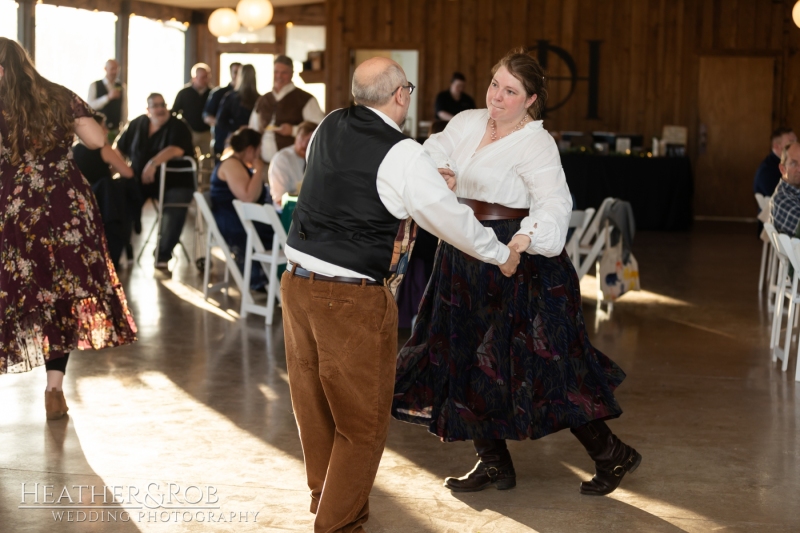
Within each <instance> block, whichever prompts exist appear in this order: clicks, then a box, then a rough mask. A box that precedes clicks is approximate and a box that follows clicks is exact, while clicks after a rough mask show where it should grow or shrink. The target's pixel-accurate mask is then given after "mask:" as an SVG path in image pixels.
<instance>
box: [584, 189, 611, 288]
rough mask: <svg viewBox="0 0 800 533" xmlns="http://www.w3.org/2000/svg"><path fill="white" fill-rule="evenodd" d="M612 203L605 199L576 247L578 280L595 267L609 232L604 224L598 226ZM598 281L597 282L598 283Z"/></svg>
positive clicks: (609, 199)
mask: <svg viewBox="0 0 800 533" xmlns="http://www.w3.org/2000/svg"><path fill="white" fill-rule="evenodd" d="M613 202H614V198H606V199H605V200H603V203H602V204H600V207H599V208H598V209H597V212H596V213H595V214H594V217H593V218H592V221H591V222H590V223H589V225H588V226H587V227H586V231H584V233H583V235H582V236H581V239H580V241H579V242H580V244H579V245H578V261H577V264H576V265H575V266H576V268H575V270H576V271H577V273H578V279H582V278H583V276H585V275H586V274H587V273H588V272H589V269H590V268H592V266H595V264H596V263H597V259H598V258H599V257H600V254H601V252H602V251H603V246H605V243H606V232H607V231H610V230H609V227H610V226H607V225H605V224H603V225H602V226H601V225H600V220H601V219H602V218H603V215H604V214H605V211H606V209H607V208H608V206H609V205H611V204H612V203H613ZM599 281H600V280H598V283H599Z"/></svg>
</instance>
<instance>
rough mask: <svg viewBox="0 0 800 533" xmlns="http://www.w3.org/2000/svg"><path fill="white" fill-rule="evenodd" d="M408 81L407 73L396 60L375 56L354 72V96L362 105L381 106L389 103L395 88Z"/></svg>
mask: <svg viewBox="0 0 800 533" xmlns="http://www.w3.org/2000/svg"><path fill="white" fill-rule="evenodd" d="M406 83H408V81H407V80H406V73H405V72H403V69H402V68H401V67H400V65H398V64H397V63H396V62H395V61H392V60H391V59H389V58H386V57H373V58H370V59H367V60H366V61H364V62H363V63H361V64H360V65H359V66H358V67H357V68H356V71H355V72H354V73H353V98H354V99H355V101H356V103H357V104H360V105H365V106H369V107H375V108H377V107H381V106H384V105H386V104H387V103H389V101H390V100H391V99H392V92H394V90H395V89H397V88H398V87H400V86H402V85H405V84H406Z"/></svg>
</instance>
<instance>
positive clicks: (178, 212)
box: [158, 187, 194, 261]
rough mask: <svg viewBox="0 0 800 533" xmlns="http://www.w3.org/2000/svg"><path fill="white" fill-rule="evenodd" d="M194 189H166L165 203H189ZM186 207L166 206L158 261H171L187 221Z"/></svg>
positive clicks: (162, 220) (162, 219) (162, 221)
mask: <svg viewBox="0 0 800 533" xmlns="http://www.w3.org/2000/svg"><path fill="white" fill-rule="evenodd" d="M193 193H194V190H193V189H189V188H183V187H175V188H171V189H167V190H165V191H164V204H171V203H175V204H188V203H189V202H191V201H192V194H193ZM187 211H188V208H186V207H165V208H164V211H163V215H162V217H161V240H160V241H159V244H158V261H169V260H170V259H171V258H172V250H173V248H175V246H176V245H177V244H178V241H179V240H180V238H181V232H182V231H183V224H184V222H186V212H187Z"/></svg>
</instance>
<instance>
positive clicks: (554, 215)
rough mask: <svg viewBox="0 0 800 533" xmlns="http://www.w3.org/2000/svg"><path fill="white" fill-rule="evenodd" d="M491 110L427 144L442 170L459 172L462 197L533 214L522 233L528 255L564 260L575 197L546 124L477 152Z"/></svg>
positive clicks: (472, 114) (469, 115) (466, 115)
mask: <svg viewBox="0 0 800 533" xmlns="http://www.w3.org/2000/svg"><path fill="white" fill-rule="evenodd" d="M488 120H489V111H488V110H486V109H473V110H469V111H462V112H461V113H459V114H457V115H456V116H455V117H453V119H452V120H451V121H450V122H448V123H447V127H446V128H445V129H444V131H443V132H441V133H437V134H435V135H431V137H430V139H428V140H427V141H425V144H424V146H425V150H426V151H427V152H428V153H429V154H430V155H431V157H433V160H434V161H435V162H436V166H437V167H438V168H450V169H451V170H453V171H454V172H455V173H456V194H457V195H458V196H459V198H470V199H472V200H480V201H482V202H488V203H492V204H501V205H504V206H507V207H515V208H522V209H528V211H529V215H528V216H527V217H525V218H523V219H522V224H521V227H520V230H519V231H518V232H517V234H523V235H526V236H528V237H530V239H531V244H530V246H529V247H528V249H527V250H526V251H527V252H528V253H530V254H541V255H544V256H546V257H553V256H556V255H559V254H560V253H561V251H562V250H563V249H564V243H565V242H566V238H567V231H568V230H569V220H570V217H571V216H572V196H571V195H570V192H569V187H568V186H567V179H566V176H564V170H563V169H562V168H561V156H560V155H559V153H558V146H557V145H556V142H555V140H554V139H553V137H552V136H551V135H550V134H549V133H548V132H547V130H545V129H544V127H543V126H542V121H541V120H536V121H533V122H529V123H528V124H526V125H525V127H523V128H522V129H521V130H519V131H515V132H514V133H511V134H509V135H508V136H506V137H503V138H502V139H498V140H497V141H495V142H493V143H491V144H488V145H486V146H484V147H483V148H481V149H480V150H477V148H478V145H480V143H481V140H482V139H483V136H484V134H485V133H486V124H487V121H488Z"/></svg>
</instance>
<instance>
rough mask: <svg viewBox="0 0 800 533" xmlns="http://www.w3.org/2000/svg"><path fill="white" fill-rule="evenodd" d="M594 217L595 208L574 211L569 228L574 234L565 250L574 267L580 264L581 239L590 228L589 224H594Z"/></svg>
mask: <svg viewBox="0 0 800 533" xmlns="http://www.w3.org/2000/svg"><path fill="white" fill-rule="evenodd" d="M593 216H594V208H592V207H590V208H589V209H587V210H586V211H573V212H572V217H571V218H570V219H569V227H570V229H572V230H573V232H572V236H571V237H570V238H569V241H567V244H566V246H564V248H566V250H567V255H569V258H570V260H571V261H572V264H573V265H576V266H578V265H579V264H580V259H581V258H580V243H581V237H583V234H584V233H585V232H586V228H588V227H589V224H590V223H591V222H592V217H593Z"/></svg>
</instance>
